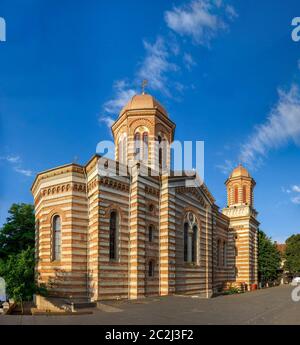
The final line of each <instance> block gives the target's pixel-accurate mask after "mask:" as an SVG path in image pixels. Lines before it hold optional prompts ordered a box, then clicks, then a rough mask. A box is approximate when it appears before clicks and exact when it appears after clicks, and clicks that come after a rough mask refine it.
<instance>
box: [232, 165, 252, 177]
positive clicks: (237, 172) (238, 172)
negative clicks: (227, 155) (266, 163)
mask: <svg viewBox="0 0 300 345" xmlns="http://www.w3.org/2000/svg"><path fill="white" fill-rule="evenodd" d="M242 176H243V177H250V174H249V172H248V170H247V169H246V168H244V167H243V166H242V165H241V164H240V165H239V166H238V167H237V168H235V169H234V170H233V171H232V173H231V175H230V178H232V177H242Z"/></svg>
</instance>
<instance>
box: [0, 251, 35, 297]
mask: <svg viewBox="0 0 300 345" xmlns="http://www.w3.org/2000/svg"><path fill="white" fill-rule="evenodd" d="M0 276H2V277H4V279H5V282H6V291H7V294H8V296H9V297H10V298H13V299H14V300H15V301H17V302H19V301H24V300H27V301H29V300H31V299H32V295H33V294H34V292H35V291H36V287H35V282H34V249H33V248H30V247H28V248H27V249H25V250H23V251H22V252H20V253H18V254H12V255H9V256H8V258H7V259H6V260H0Z"/></svg>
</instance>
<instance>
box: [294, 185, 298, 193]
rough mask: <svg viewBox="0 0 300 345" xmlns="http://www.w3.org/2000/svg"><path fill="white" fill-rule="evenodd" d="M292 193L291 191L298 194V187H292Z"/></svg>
mask: <svg viewBox="0 0 300 345" xmlns="http://www.w3.org/2000/svg"><path fill="white" fill-rule="evenodd" d="M292 191H293V192H296V193H300V186H297V185H294V186H293V187H292Z"/></svg>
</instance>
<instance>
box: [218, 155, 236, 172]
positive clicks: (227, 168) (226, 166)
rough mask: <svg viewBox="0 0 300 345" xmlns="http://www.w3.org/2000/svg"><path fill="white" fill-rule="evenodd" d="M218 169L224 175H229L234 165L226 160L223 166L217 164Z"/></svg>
mask: <svg viewBox="0 0 300 345" xmlns="http://www.w3.org/2000/svg"><path fill="white" fill-rule="evenodd" d="M216 168H217V169H219V170H220V171H221V172H222V173H223V174H224V175H228V174H229V173H230V172H231V171H232V170H233V168H234V163H233V162H232V161H231V160H229V159H226V160H225V162H224V163H223V164H217V165H216Z"/></svg>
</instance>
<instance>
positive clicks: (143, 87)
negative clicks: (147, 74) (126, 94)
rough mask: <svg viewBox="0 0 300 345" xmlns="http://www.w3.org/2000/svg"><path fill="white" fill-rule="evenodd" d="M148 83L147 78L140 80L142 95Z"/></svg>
mask: <svg viewBox="0 0 300 345" xmlns="http://www.w3.org/2000/svg"><path fill="white" fill-rule="evenodd" d="M147 85H148V80H147V79H144V80H143V81H142V94H143V95H144V94H145V88H146V86H147Z"/></svg>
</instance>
